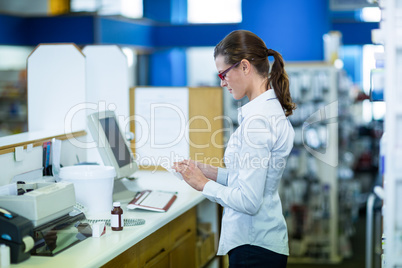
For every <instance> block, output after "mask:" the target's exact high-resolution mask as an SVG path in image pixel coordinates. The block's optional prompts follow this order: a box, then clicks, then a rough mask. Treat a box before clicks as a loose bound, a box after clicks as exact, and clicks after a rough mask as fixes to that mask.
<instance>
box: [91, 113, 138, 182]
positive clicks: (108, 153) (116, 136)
mask: <svg viewBox="0 0 402 268" xmlns="http://www.w3.org/2000/svg"><path fill="white" fill-rule="evenodd" d="M88 127H89V130H90V132H91V134H92V137H93V138H94V140H95V142H96V143H97V145H98V151H99V154H100V156H101V158H102V160H103V164H104V165H105V166H113V167H114V168H115V170H116V175H117V178H128V177H130V176H132V174H133V173H134V172H136V171H137V170H138V166H137V163H136V162H135V161H134V158H133V154H132V152H131V149H130V146H129V145H128V144H127V142H126V139H125V138H124V136H123V134H122V132H121V130H120V128H119V125H118V122H117V120H116V116H115V113H114V112H112V111H100V112H96V113H93V114H90V115H89V116H88Z"/></svg>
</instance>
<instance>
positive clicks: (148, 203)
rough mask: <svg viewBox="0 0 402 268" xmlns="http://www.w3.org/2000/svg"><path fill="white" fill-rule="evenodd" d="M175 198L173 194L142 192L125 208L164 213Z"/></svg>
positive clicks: (151, 191) (153, 191) (152, 191)
mask: <svg viewBox="0 0 402 268" xmlns="http://www.w3.org/2000/svg"><path fill="white" fill-rule="evenodd" d="M176 198H177V195H176V193H173V192H164V191H155V190H144V191H142V192H139V193H138V194H137V195H136V196H135V197H134V199H133V200H131V201H130V203H128V205H127V208H128V209H136V208H139V209H146V210H151V211H158V212H166V211H168V209H169V208H170V206H171V205H172V204H173V202H174V201H175V200H176Z"/></svg>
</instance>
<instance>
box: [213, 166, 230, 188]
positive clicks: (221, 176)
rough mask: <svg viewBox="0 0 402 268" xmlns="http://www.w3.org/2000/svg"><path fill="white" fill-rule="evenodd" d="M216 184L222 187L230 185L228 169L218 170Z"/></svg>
mask: <svg viewBox="0 0 402 268" xmlns="http://www.w3.org/2000/svg"><path fill="white" fill-rule="evenodd" d="M216 182H217V183H219V184H222V185H228V170H227V169H226V168H218V176H217V177H216Z"/></svg>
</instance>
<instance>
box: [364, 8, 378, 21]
mask: <svg viewBox="0 0 402 268" xmlns="http://www.w3.org/2000/svg"><path fill="white" fill-rule="evenodd" d="M360 18H361V20H362V21H365V22H379V21H381V9H380V8H379V7H365V8H363V9H362V11H361V15H360Z"/></svg>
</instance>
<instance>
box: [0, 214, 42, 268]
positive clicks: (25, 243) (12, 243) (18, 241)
mask: <svg viewBox="0 0 402 268" xmlns="http://www.w3.org/2000/svg"><path fill="white" fill-rule="evenodd" d="M0 244H6V245H7V246H9V247H10V255H11V258H10V259H11V263H19V262H22V261H24V260H26V259H28V258H29V257H30V256H31V254H30V250H31V249H32V248H33V246H34V240H33V224H32V222H31V221H30V220H28V219H27V218H25V217H22V216H20V215H18V214H16V213H14V212H11V211H9V210H6V209H4V208H0Z"/></svg>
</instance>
